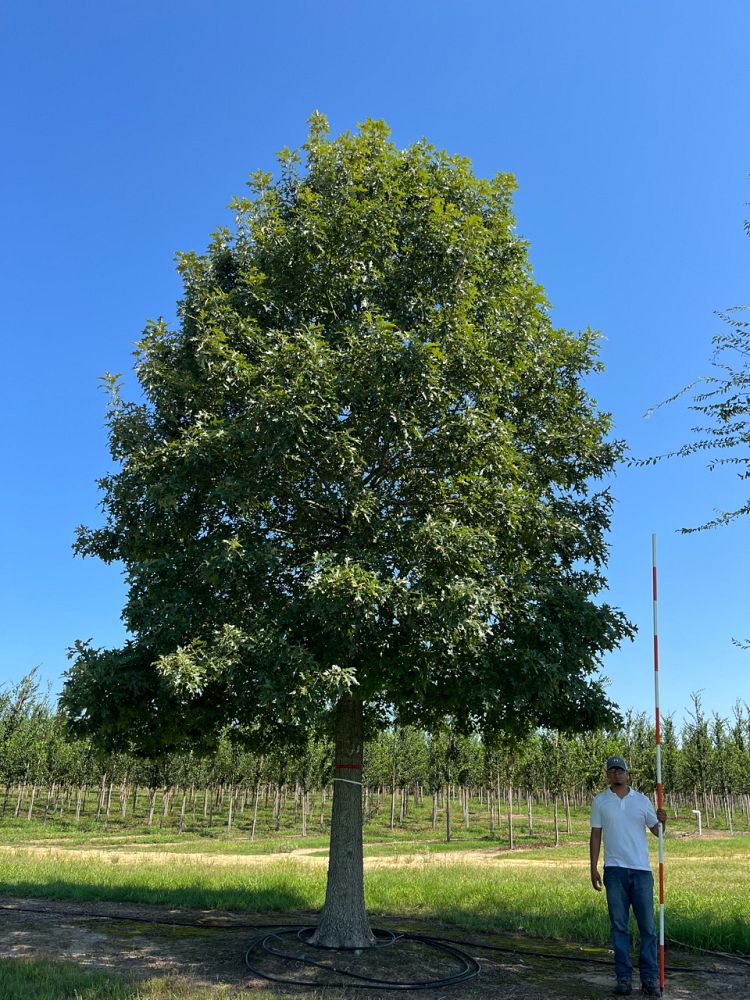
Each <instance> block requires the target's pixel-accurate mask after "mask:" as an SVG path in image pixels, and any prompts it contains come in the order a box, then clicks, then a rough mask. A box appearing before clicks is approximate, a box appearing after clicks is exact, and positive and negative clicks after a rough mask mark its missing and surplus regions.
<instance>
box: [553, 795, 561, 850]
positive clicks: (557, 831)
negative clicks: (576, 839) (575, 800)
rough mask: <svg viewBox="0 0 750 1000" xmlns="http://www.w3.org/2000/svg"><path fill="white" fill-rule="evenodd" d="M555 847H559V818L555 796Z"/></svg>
mask: <svg viewBox="0 0 750 1000" xmlns="http://www.w3.org/2000/svg"><path fill="white" fill-rule="evenodd" d="M554 810H555V847H559V846H560V817H559V815H558V810H557V795H555V806H554Z"/></svg>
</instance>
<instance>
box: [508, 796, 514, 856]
mask: <svg viewBox="0 0 750 1000" xmlns="http://www.w3.org/2000/svg"><path fill="white" fill-rule="evenodd" d="M514 846H515V844H514V842H513V782H512V781H511V782H509V784H508V847H509V848H510V849H511V851H512V850H513V848H514Z"/></svg>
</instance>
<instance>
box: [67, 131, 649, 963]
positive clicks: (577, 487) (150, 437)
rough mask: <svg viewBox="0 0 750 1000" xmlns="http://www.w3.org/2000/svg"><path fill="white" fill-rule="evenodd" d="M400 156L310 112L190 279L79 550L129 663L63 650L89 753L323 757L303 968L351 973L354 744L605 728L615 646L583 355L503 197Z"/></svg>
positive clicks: (614, 448) (605, 499) (367, 134)
mask: <svg viewBox="0 0 750 1000" xmlns="http://www.w3.org/2000/svg"><path fill="white" fill-rule="evenodd" d="M388 136H389V133H388V129H387V127H386V126H385V125H384V124H383V123H382V122H375V121H368V122H365V123H364V124H363V125H362V126H360V128H359V131H358V132H357V133H356V134H349V133H346V134H344V135H342V136H340V137H339V138H337V139H331V138H329V136H328V127H327V123H326V120H325V118H324V117H323V116H322V115H319V114H315V115H314V116H313V117H312V119H311V127H310V133H309V137H308V140H307V142H306V143H305V145H304V147H303V150H302V154H298V153H296V152H290V151H288V150H285V151H284V152H282V154H280V164H281V166H280V176H279V177H278V178H276V179H274V178H273V177H272V176H271V175H270V174H265V173H262V172H259V173H257V174H255V175H253V176H252V179H251V183H250V188H251V193H252V197H250V198H240V199H236V200H235V201H234V203H233V207H234V210H235V213H236V226H235V229H234V231H233V232H230V231H228V230H224V229H222V230H219V231H218V232H217V233H216V234H215V235H214V237H213V240H212V242H211V245H210V247H209V249H208V252H207V253H206V254H205V255H202V256H200V255H197V254H194V253H188V254H183V255H181V257H180V260H179V270H180V273H181V275H182V278H183V281H184V286H185V293H184V298H183V300H182V302H181V303H180V309H179V317H180V325H179V328H178V329H176V330H172V329H170V328H169V327H168V326H167V324H166V323H165V322H164V321H162V320H159V321H157V322H153V323H150V324H149V326H148V327H147V329H146V332H145V335H144V338H143V339H142V340H141V342H140V343H139V345H138V352H137V359H138V360H137V374H138V378H139V381H140V384H141V388H142V392H143V396H144V401H143V402H142V403H133V402H126V401H125V400H124V399H123V398H122V395H121V392H120V389H119V384H118V379H117V378H116V377H109V378H108V383H109V386H110V389H111V394H112V395H111V404H110V409H109V415H108V421H109V433H110V446H111V451H112V455H113V458H114V459H115V460H116V461H117V462H118V463H119V468H118V469H117V471H115V472H113V473H111V474H110V475H107V476H105V477H104V479H103V480H102V481H101V487H102V490H103V493H104V500H103V506H104V510H105V513H106V523H105V524H104V526H103V527H100V528H94V529H86V528H82V529H81V530H80V534H79V537H78V542H77V551H78V552H79V553H81V554H83V555H96V556H99V557H100V558H102V559H104V560H105V561H107V562H114V561H121V562H122V563H123V564H124V566H125V569H126V573H127V581H128V584H129V594H128V600H127V604H126V608H125V611H124V620H125V622H126V624H127V627H128V629H129V631H130V633H131V636H132V638H130V639H129V640H128V642H127V643H126V644H125V646H124V647H123V648H121V649H95V648H93V647H91V646H88V645H86V644H83V643H79V644H78V645H77V647H76V650H75V654H74V663H73V665H72V668H71V670H70V671H69V673H68V677H67V683H66V686H65V690H64V694H63V701H64V704H65V706H66V709H67V711H68V713H69V716H70V719H71V724H72V726H73V728H74V729H75V730H77V731H79V732H81V731H83V732H94V733H97V734H98V738H99V739H100V740H101V741H103V742H104V743H112V744H114V743H117V742H122V741H123V740H124V741H125V742H128V743H130V744H131V745H139V746H142V747H145V748H146V749H153V748H154V747H157V746H159V745H167V746H180V745H190V744H192V743H196V742H204V743H205V742H206V741H208V740H210V739H211V738H212V737H213V736H214V734H215V733H216V732H218V731H219V730H220V729H223V728H224V727H225V726H226V725H227V724H228V725H229V729H230V732H232V734H233V736H234V737H235V738H242V739H244V740H246V741H247V742H248V743H250V744H252V743H255V744H270V743H272V742H276V743H279V742H284V741H290V740H304V739H306V737H307V734H308V732H309V731H311V730H312V731H314V730H322V729H324V728H326V727H328V728H329V729H331V730H332V731H333V733H334V734H335V745H336V751H335V765H336V767H335V774H334V797H333V815H332V829H331V851H330V866H329V876H328V889H327V895H326V903H325V907H324V911H323V914H322V917H321V921H320V923H319V926H318V930H317V940H318V941H319V942H320V943H322V944H326V945H332V946H339V945H346V946H349V947H363V946H366V945H367V944H369V943H370V942H371V941H372V936H371V933H370V929H369V924H368V921H367V916H366V913H365V908H364V896H363V877H362V845H361V786H360V785H359V784H358V781H359V774H360V773H361V772H360V768H361V764H362V743H363V738H364V733H365V725H366V724H368V725H369V724H372V725H375V724H378V723H380V724H382V723H383V721H384V720H386V719H389V718H393V719H395V720H396V721H398V722H399V723H400V724H409V723H411V724H416V725H420V726H424V727H426V728H430V727H431V726H432V725H433V724H435V725H437V723H438V722H439V720H440V719H442V718H443V717H444V716H446V715H450V716H451V717H452V719H453V720H454V721H455V723H456V725H457V726H459V727H460V728H463V729H464V730H466V731H468V730H472V729H477V730H484V731H501V730H503V731H513V730H515V729H518V730H520V731H523V732H526V731H528V730H529V729H530V728H532V727H533V726H534V725H535V724H542V725H549V726H561V727H565V728H566V729H575V728H581V727H590V726H593V725H596V724H598V723H602V722H604V721H606V720H607V719H609V718H611V716H612V714H613V706H612V705H611V703H610V702H609V701H608V699H607V698H606V696H605V693H604V691H603V688H602V685H601V683H600V682H599V681H598V680H597V679H596V677H595V671H596V668H597V664H598V661H599V658H600V656H601V654H602V653H603V652H604V651H605V650H609V649H612V648H613V647H615V646H616V645H617V644H618V642H619V641H620V640H621V639H622V638H623V636H625V635H627V634H629V632H630V626H629V624H628V623H627V621H626V620H625V618H624V617H623V615H622V614H621V613H620V612H618V611H616V610H614V609H612V608H611V607H610V606H609V605H607V604H606V603H599V602H597V601H596V600H595V598H596V596H597V594H598V593H599V592H600V590H601V588H602V586H603V585H604V579H603V575H602V571H603V567H604V564H605V559H606V545H605V541H604V533H605V531H606V528H607V526H608V523H609V514H610V505H611V500H610V497H609V495H608V493H607V491H606V490H599V491H597V490H595V489H593V488H592V484H593V483H595V482H596V481H597V480H599V479H601V478H602V477H604V476H606V475H608V474H609V472H610V471H611V469H612V467H613V464H614V463H615V461H616V460H617V458H618V456H619V451H620V449H619V446H618V445H617V444H613V443H611V442H608V441H607V433H608V431H609V427H610V421H609V417H608V416H607V415H606V414H602V413H600V412H598V411H597V409H596V406H595V403H594V402H593V400H592V399H591V398H590V397H589V395H588V394H587V392H586V391H585V390H584V388H583V387H582V384H581V383H582V379H583V378H585V377H586V376H588V375H589V374H590V373H591V372H592V371H595V370H597V369H598V368H599V363H598V361H597V359H596V335H595V334H594V333H593V332H591V331H589V330H587V331H585V332H583V333H581V334H573V333H570V332H568V331H565V330H561V329H557V328H555V327H553V325H552V323H551V322H550V318H549V314H548V307H547V303H546V301H545V298H544V294H543V291H542V289H541V288H540V286H539V285H537V284H536V283H535V282H534V281H533V279H532V277H531V272H530V267H529V263H528V258H527V249H526V245H525V244H524V242H523V241H522V240H521V239H520V238H519V237H518V236H517V235H516V233H515V230H514V219H513V216H512V214H511V193H512V191H513V188H514V182H513V179H512V178H511V177H510V176H509V175H505V174H501V175H498V176H497V177H495V178H494V179H493V180H489V181H488V180H481V179H478V178H476V177H475V176H474V175H473V173H472V170H471V167H470V164H469V162H468V161H467V160H465V159H463V158H461V157H457V156H449V155H447V154H446V153H444V152H440V151H437V150H436V149H434V148H433V147H432V146H430V145H429V144H428V143H426V142H419V143H417V144H415V145H413V146H411V147H409V148H408V149H404V150H399V149H397V148H396V147H395V146H394V145H393V144H392V142H391V141H390V140H389V137H388ZM302 157H304V160H305V162H304V164H303V163H302Z"/></svg>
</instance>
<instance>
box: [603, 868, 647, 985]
mask: <svg viewBox="0 0 750 1000" xmlns="http://www.w3.org/2000/svg"><path fill="white" fill-rule="evenodd" d="M604 885H605V887H606V890H607V909H608V910H609V922H610V924H611V925H612V947H613V949H614V952H615V976H616V977H617V979H630V977H631V976H632V974H633V965H632V963H631V961H630V928H629V927H628V912H629V910H630V907H631V906H632V907H633V913H634V914H635V919H636V921H637V922H638V932H639V934H640V936H641V949H640V956H639V961H638V967H639V969H640V973H641V982H653V983H655V982H658V981H659V968H658V966H657V964H656V930H655V928H654V876H653V875H652V874H651V872H644V871H639V870H638V869H637V868H617V867H615V866H613V865H609V866H606V865H605V867H604Z"/></svg>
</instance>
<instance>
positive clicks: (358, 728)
mask: <svg viewBox="0 0 750 1000" xmlns="http://www.w3.org/2000/svg"><path fill="white" fill-rule="evenodd" d="M335 711H336V751H335V762H336V763H335V771H334V785H333V814H332V816H331V847H330V854H329V859H328V882H327V885H326V900H325V904H324V906H323V911H322V913H321V915H320V921H319V923H318V927H317V930H316V931H315V934H314V936H313V942H314V943H315V944H318V945H323V946H324V947H327V948H369V947H370V946H371V945H373V944H374V943H375V938H374V935H373V933H372V931H371V930H370V922H369V920H368V918H367V912H366V910H365V888H364V866H363V854H362V784H361V782H362V744H363V736H362V732H363V706H362V702H361V700H360V699H358V698H355V697H353V696H352V695H351V694H345V695H342V697H341V698H340V700H339V702H338V704H337V705H336V710H335Z"/></svg>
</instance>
